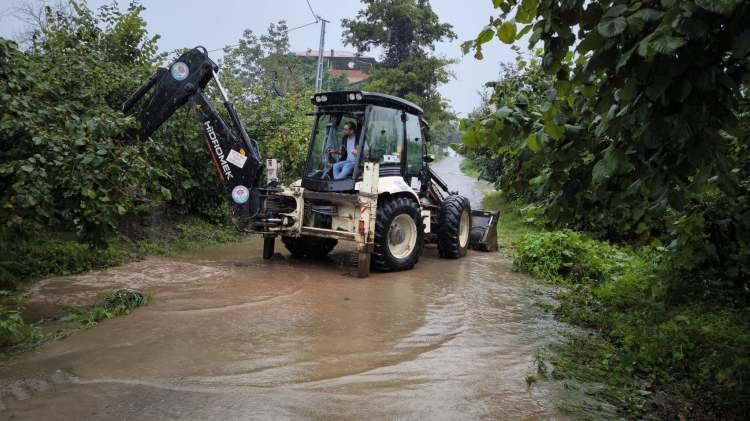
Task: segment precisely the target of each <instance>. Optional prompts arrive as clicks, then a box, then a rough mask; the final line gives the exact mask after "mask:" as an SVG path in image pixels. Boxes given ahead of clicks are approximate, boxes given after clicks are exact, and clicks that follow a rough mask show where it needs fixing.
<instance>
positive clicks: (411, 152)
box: [406, 114, 423, 176]
mask: <svg viewBox="0 0 750 421" xmlns="http://www.w3.org/2000/svg"><path fill="white" fill-rule="evenodd" d="M406 139H407V141H408V142H409V144H408V146H407V149H406V153H407V157H406V173H407V175H409V176H418V175H419V172H420V171H421V170H422V154H423V150H422V142H423V139H422V127H421V126H420V124H419V117H417V116H415V115H414V114H406Z"/></svg>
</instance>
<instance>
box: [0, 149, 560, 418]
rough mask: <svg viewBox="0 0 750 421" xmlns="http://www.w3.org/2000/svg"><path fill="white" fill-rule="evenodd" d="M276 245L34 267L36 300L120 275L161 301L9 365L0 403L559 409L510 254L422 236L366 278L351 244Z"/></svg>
mask: <svg viewBox="0 0 750 421" xmlns="http://www.w3.org/2000/svg"><path fill="white" fill-rule="evenodd" d="M445 161H450V162H448V163H445ZM445 161H441V163H439V165H438V167H439V168H441V166H442V168H443V170H444V171H445V172H443V174H444V175H445V174H446V172H447V171H446V170H445V168H446V167H447V169H448V170H450V169H451V168H454V167H455V169H457V160H445ZM462 176H463V175H462V174H460V173H459V174H458V175H456V176H451V177H448V176H445V178H449V180H448V181H449V182H450V183H451V185H452V187H453V185H455V183H456V181H457V179H458V181H461V180H460V177H462ZM464 182H465V180H464ZM469 182H470V180H469ZM278 250H281V252H280V253H277V255H276V256H274V258H273V259H272V260H270V261H263V260H262V259H261V257H260V256H261V242H260V241H257V240H248V241H246V242H243V243H239V244H234V245H228V246H222V247H213V248H207V249H204V250H199V251H194V252H190V253H185V254H183V255H181V256H178V257H176V258H148V259H146V260H144V261H141V262H136V263H132V264H128V265H125V266H122V267H118V268H114V269H110V270H105V271H100V272H92V273H89V274H85V275H79V276H71V277H61V278H51V279H47V280H44V281H41V282H39V283H38V284H36V285H35V286H34V288H33V289H32V294H33V298H32V305H36V306H45V305H48V306H61V305H70V304H87V303H92V302H93V300H94V297H95V296H96V295H97V294H99V293H102V292H106V291H111V290H113V289H117V288H121V287H130V288H135V289H138V290H141V291H149V292H151V293H152V294H153V301H152V303H151V304H150V305H148V306H147V307H143V308H140V309H137V310H136V311H134V312H133V313H131V314H130V315H128V316H125V317H120V318H117V319H114V320H109V321H105V322H103V323H101V324H99V325H97V326H96V327H94V328H92V329H89V330H86V331H81V332H78V333H76V334H74V335H73V336H71V337H68V338H67V339H65V340H62V341H58V342H52V343H48V344H46V345H44V346H42V347H40V348H38V349H36V350H35V351H32V352H30V353H28V354H26V355H24V356H22V357H20V358H18V359H15V360H13V361H10V362H6V363H3V364H2V365H0V379H2V380H0V382H1V384H0V399H1V400H0V419H19V420H20V419H38V420H67V419H107V420H110V419H138V420H152V419H153V420H162V419H222V420H235V419H236V420H244V419H444V420H459V419H559V418H561V416H560V415H559V414H558V413H557V412H556V410H555V402H556V400H557V392H556V391H555V389H554V385H553V384H552V383H541V384H534V385H532V386H529V385H527V382H526V378H527V376H529V375H534V374H536V366H535V364H534V357H533V355H534V351H535V350H536V349H538V348H540V347H542V346H544V345H545V344H547V343H548V342H549V341H550V340H552V338H555V337H556V335H557V332H558V329H557V327H558V326H557V325H556V323H555V322H554V321H553V320H552V318H551V316H550V315H548V314H546V313H545V312H544V311H542V309H541V308H540V307H539V306H537V305H535V304H534V303H535V301H536V300H537V299H538V298H539V286H538V284H535V283H533V282H531V280H530V279H529V278H527V277H525V276H523V275H521V274H518V273H514V272H512V271H511V262H510V261H509V260H507V259H505V258H503V257H501V255H499V254H496V253H490V254H486V253H476V252H470V253H469V255H468V256H467V257H466V258H463V259H460V260H443V259H439V258H438V257H437V252H436V250H435V249H434V248H431V247H428V248H427V250H426V253H425V255H424V256H423V258H422V259H421V260H420V262H419V264H418V265H417V266H416V268H415V269H413V270H411V271H407V272H401V273H392V274H377V273H376V274H372V275H371V276H370V278H368V279H364V280H361V279H357V278H354V277H352V276H351V275H350V274H349V273H348V272H349V269H348V268H347V262H348V260H349V253H347V250H346V247H339V248H337V249H336V251H334V254H333V255H332V256H331V258H329V259H325V260H323V261H315V262H314V261H302V260H296V259H292V258H291V257H290V256H289V255H288V253H286V250H284V249H283V246H281V244H280V243H279V244H278V245H277V251H278Z"/></svg>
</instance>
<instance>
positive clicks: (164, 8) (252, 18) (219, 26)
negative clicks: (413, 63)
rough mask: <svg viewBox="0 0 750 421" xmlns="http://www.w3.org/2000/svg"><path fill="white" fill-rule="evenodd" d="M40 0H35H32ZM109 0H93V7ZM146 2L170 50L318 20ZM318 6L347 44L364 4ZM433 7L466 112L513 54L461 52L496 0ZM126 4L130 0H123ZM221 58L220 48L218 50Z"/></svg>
mask: <svg viewBox="0 0 750 421" xmlns="http://www.w3.org/2000/svg"><path fill="white" fill-rule="evenodd" d="M30 1H34V2H37V3H38V1H35V0H30ZM22 3H24V2H23V1H19V0H0V37H5V38H13V37H14V36H16V35H17V34H18V32H19V31H20V30H21V29H22V27H23V26H22V24H21V23H20V22H19V21H18V20H17V19H16V18H14V17H13V16H12V14H11V13H9V11H10V10H11V9H12V8H13V6H16V5H18V4H22ZM104 3H109V0H89V1H88V4H89V5H90V6H91V7H92V8H96V7H99V6H100V5H102V4H104ZM141 3H142V4H143V5H144V6H145V7H146V11H145V12H144V18H145V19H146V21H147V22H148V29H149V32H150V33H152V34H154V33H155V34H159V35H161V40H160V41H159V48H160V49H161V50H162V51H170V50H174V49H177V48H184V47H193V46H196V45H203V46H205V47H206V48H208V49H209V50H211V49H216V48H221V47H224V46H225V45H231V44H235V43H236V42H237V40H238V39H239V38H240V36H242V32H243V31H244V30H245V29H247V28H249V29H252V30H253V32H255V33H256V34H258V33H264V32H265V30H266V28H267V27H268V24H269V23H270V22H276V21H278V20H281V19H284V20H286V21H287V24H288V25H289V27H290V28H293V27H296V26H300V25H303V24H306V23H309V22H311V21H313V17H312V15H311V13H310V10H309V9H308V7H307V3H306V2H305V0H272V1H267V0H266V1H248V0H208V1H207V0H179V1H177V0H142V1H141ZM310 3H311V4H312V6H313V8H314V9H315V11H316V12H317V13H318V14H319V15H320V16H322V17H323V18H325V19H328V20H330V21H331V23H329V24H327V26H326V42H325V46H326V50H330V49H332V48H333V49H335V50H348V51H354V50H353V48H351V47H345V46H344V45H343V44H342V42H341V32H342V30H341V19H343V18H352V17H354V16H356V14H357V11H358V10H359V9H360V7H361V4H360V3H359V1H356V0H310ZM431 3H432V7H433V9H434V10H435V12H436V13H437V14H438V16H440V20H441V21H442V22H447V23H450V24H451V25H453V30H454V32H456V34H458V39H457V40H456V41H453V42H446V43H441V44H440V45H438V46H437V49H436V53H437V54H438V55H441V56H444V57H447V58H454V59H458V60H460V62H459V63H458V64H455V65H453V66H451V70H452V71H453V72H454V73H455V76H456V77H455V79H454V80H453V81H451V82H450V83H448V84H446V85H445V86H443V87H441V88H440V91H441V92H442V94H443V96H444V97H445V98H447V99H449V100H450V102H451V105H452V107H453V108H454V110H456V111H457V112H459V113H461V114H463V115H465V114H466V113H468V112H470V111H471V110H472V109H473V108H474V107H476V106H477V105H479V95H478V91H479V90H481V89H482V86H483V85H484V83H485V82H487V81H489V80H495V79H497V76H498V71H499V66H498V64H499V63H500V62H505V61H511V60H512V59H513V57H514V54H513V53H512V51H511V50H510V48H509V47H508V46H506V45H503V44H502V43H500V42H499V41H497V39H495V40H493V42H491V43H489V44H487V46H486V48H485V49H484V51H483V52H484V60H483V61H477V60H475V59H474V58H473V56H471V55H468V56H462V55H461V50H460V47H459V46H460V44H461V42H462V41H465V40H467V39H471V38H474V37H476V35H477V33H478V32H479V31H480V30H481V28H482V27H483V26H484V25H486V23H487V22H488V20H489V16H490V14H491V13H492V12H493V9H492V0H464V1H457V0H431ZM120 4H121V5H126V4H127V1H126V0H121V1H120ZM289 37H290V41H291V49H292V50H293V51H306V50H307V49H308V48H309V49H313V50H317V48H318V42H319V38H320V27H319V26H318V25H311V26H308V27H306V28H303V29H299V30H297V31H294V32H291V33H290V34H289ZM214 54H215V56H214V57H216V58H220V54H221V52H220V51H219V52H216V53H214Z"/></svg>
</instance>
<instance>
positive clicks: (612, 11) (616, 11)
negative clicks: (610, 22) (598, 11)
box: [602, 4, 628, 18]
mask: <svg viewBox="0 0 750 421" xmlns="http://www.w3.org/2000/svg"><path fill="white" fill-rule="evenodd" d="M627 10H628V6H625V5H623V4H618V5H615V6H612V7H610V8H608V9H607V10H605V11H604V14H603V15H602V17H603V18H614V17H617V16H622V14H623V13H625V12H626V11H627Z"/></svg>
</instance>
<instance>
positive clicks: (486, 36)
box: [477, 25, 495, 44]
mask: <svg viewBox="0 0 750 421" xmlns="http://www.w3.org/2000/svg"><path fill="white" fill-rule="evenodd" d="M494 36H495V29H494V28H493V27H492V26H490V25H487V26H485V27H484V29H482V32H480V33H479V36H477V44H484V43H486V42H489V41H490V40H491V39H492V37H494Z"/></svg>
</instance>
